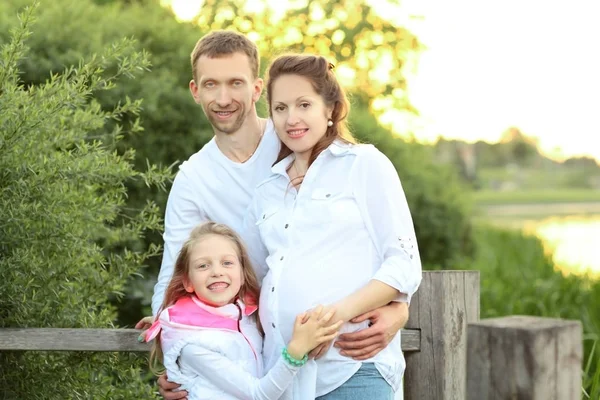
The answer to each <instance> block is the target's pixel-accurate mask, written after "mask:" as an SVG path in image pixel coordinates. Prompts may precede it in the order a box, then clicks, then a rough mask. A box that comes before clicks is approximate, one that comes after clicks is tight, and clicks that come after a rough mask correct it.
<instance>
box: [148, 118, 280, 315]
mask: <svg viewBox="0 0 600 400" xmlns="http://www.w3.org/2000/svg"><path fill="white" fill-rule="evenodd" d="M279 148H280V141H279V138H278V137H277V134H276V133H275V129H274V127H273V122H272V121H271V120H269V121H268V122H267V125H266V127H265V132H264V134H263V137H262V140H261V141H260V143H259V145H258V148H257V149H256V151H255V152H254V154H253V155H252V157H250V159H249V160H248V161H246V162H245V163H237V162H235V161H232V160H230V159H228V158H227V157H226V156H225V155H224V154H223V153H222V152H221V150H219V148H218V146H217V144H216V142H215V139H214V138H213V139H212V140H211V141H210V142H208V143H207V144H206V145H205V146H204V147H203V148H202V149H201V150H200V151H199V152H197V153H196V154H194V155H192V156H191V157H190V158H189V160H187V161H186V162H184V163H183V164H181V166H180V167H179V172H178V173H177V176H176V177H175V181H174V182H173V186H172V187H171V191H170V192H169V200H168V202H167V208H166V212H165V232H164V234H163V239H164V251H163V258H162V264H161V267H160V272H159V274H158V281H157V283H156V285H155V286H154V294H153V295H152V314H153V315H156V314H157V312H158V310H159V308H160V306H161V304H162V301H163V298H164V293H165V289H166V287H167V285H168V284H169V281H170V280H171V276H172V275H173V266H174V265H175V260H177V256H178V254H179V251H180V250H181V246H182V245H183V243H184V242H185V241H186V240H187V238H188V237H189V235H190V232H191V231H192V229H193V228H194V227H195V226H197V225H199V224H200V223H202V222H206V221H214V222H218V223H221V224H226V225H228V226H229V227H231V228H232V229H233V230H235V231H236V232H239V231H240V230H241V228H242V222H243V220H244V215H245V212H246V210H247V208H248V205H249V204H250V201H251V200H252V194H253V193H254V188H255V187H256V185H257V184H258V183H259V182H261V181H263V180H264V179H265V178H266V177H268V176H269V175H270V174H271V166H272V165H273V163H274V162H275V160H276V158H277V154H278V153H279Z"/></svg>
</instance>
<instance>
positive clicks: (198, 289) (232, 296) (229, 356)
mask: <svg viewBox="0 0 600 400" xmlns="http://www.w3.org/2000/svg"><path fill="white" fill-rule="evenodd" d="M258 294H259V285H258V283H257V280H256V276H255V274H254V271H253V270H252V267H251V265H250V262H249V259H248V255H247V251H246V249H245V248H244V246H243V244H242V242H241V240H240V239H239V237H238V235H237V234H236V233H235V232H234V231H233V230H232V229H230V228H229V227H227V226H225V225H221V224H216V223H213V222H208V223H205V224H202V225H200V226H198V227H196V228H195V229H194V230H193V231H192V233H191V235H190V238H189V239H188V240H187V242H186V243H185V244H184V245H183V247H182V249H181V252H180V254H179V257H178V259H177V261H176V264H175V270H174V272H173V277H172V278H171V282H170V283H169V286H168V288H167V290H166V293H165V300H164V302H163V305H162V307H161V310H162V311H161V312H160V313H159V317H158V319H157V320H156V322H155V323H154V324H153V325H152V327H151V328H150V329H149V330H148V331H147V332H146V341H150V340H152V339H153V338H156V337H157V336H158V338H159V340H156V341H155V343H154V348H153V351H152V354H151V356H150V363H151V365H155V362H156V359H157V357H160V355H161V354H162V355H163V359H162V362H163V365H164V366H165V368H166V369H167V375H168V377H169V380H171V381H174V382H177V383H180V384H181V385H182V386H181V389H182V390H187V391H188V395H189V396H188V398H189V400H197V399H214V398H219V399H277V398H279V397H280V396H281V395H282V393H283V392H284V391H285V389H286V388H287V386H288V385H289V384H290V383H292V381H293V378H294V376H295V375H296V373H297V372H298V370H299V369H300V367H301V366H302V365H304V364H305V363H306V360H307V353H308V352H309V351H311V350H312V349H313V348H315V347H317V346H318V345H320V344H322V343H325V342H327V341H329V340H332V339H333V338H334V337H335V335H336V334H337V330H338V329H339V327H340V326H341V323H342V322H341V321H340V322H337V323H335V324H331V323H329V320H330V319H331V317H332V316H333V312H329V313H325V315H321V314H322V310H323V308H322V307H317V308H316V309H314V310H313V311H311V312H308V313H302V314H300V315H298V317H297V318H296V320H295V323H294V327H293V335H292V338H291V340H290V341H289V343H288V345H287V347H285V348H283V349H282V351H281V357H280V360H279V362H278V363H276V365H275V366H274V367H273V368H272V369H271V370H270V371H269V372H268V374H267V375H265V376H264V377H263V378H261V379H259V378H258V377H261V376H262V352H261V350H262V336H261V334H260V332H259V328H258V326H257V319H256V318H255V315H256V313H255V312H256V310H257V304H258V303H257V301H258ZM303 322H304V323H303Z"/></svg>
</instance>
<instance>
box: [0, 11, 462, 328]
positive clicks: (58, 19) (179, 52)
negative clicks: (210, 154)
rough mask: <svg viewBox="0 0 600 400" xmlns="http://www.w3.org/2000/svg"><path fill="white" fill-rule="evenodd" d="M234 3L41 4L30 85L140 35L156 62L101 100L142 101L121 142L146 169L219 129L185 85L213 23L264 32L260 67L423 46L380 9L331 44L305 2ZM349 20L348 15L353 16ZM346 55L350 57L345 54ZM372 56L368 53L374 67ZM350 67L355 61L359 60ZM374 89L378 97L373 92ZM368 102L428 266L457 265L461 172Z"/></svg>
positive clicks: (27, 71)
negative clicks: (251, 9)
mask: <svg viewBox="0 0 600 400" xmlns="http://www.w3.org/2000/svg"><path fill="white" fill-rule="evenodd" d="M29 1H30V0H12V1H11V2H9V3H6V2H1V3H0V26H11V25H14V21H12V20H9V19H3V18H4V17H2V16H3V15H6V14H11V13H12V14H14V10H16V9H17V8H19V7H20V6H22V5H24V4H27V3H28V2H29ZM209 3H210V4H209ZM234 3H235V4H239V3H240V2H228V3H227V4H225V2H214V1H211V2H207V3H206V4H207V5H206V7H207V9H210V10H212V11H207V13H208V14H206V15H209V14H210V13H213V12H214V13H218V14H219V18H214V19H211V21H213V22H212V23H211V24H210V25H209V26H207V25H202V26H201V27H198V26H194V25H192V24H185V23H179V22H177V21H176V20H175V18H174V17H173V16H172V15H171V14H170V13H169V11H168V10H166V9H164V8H162V7H160V6H159V5H158V1H153V0H145V1H139V0H138V1H128V2H124V1H123V2H120V1H108V0H107V1H96V2H93V1H91V0H56V1H53V2H44V3H43V5H42V6H41V7H40V10H39V21H38V25H37V26H38V27H39V32H43V34H36V35H33V36H32V37H31V38H30V40H29V43H30V46H31V52H30V54H29V57H28V58H27V59H26V60H25V61H24V63H23V65H22V67H23V68H22V69H23V75H22V79H23V82H24V83H25V84H36V83H40V82H43V81H44V80H45V79H46V78H45V77H46V76H47V75H48V73H49V71H57V70H61V69H62V68H64V66H66V65H71V64H73V63H76V62H77V60H78V59H79V58H80V57H82V56H83V55H85V54H88V53H89V52H100V51H101V49H102V48H103V46H104V45H105V44H106V43H109V42H110V41H114V40H117V39H119V38H121V37H123V36H126V37H134V38H135V39H136V40H137V42H138V44H137V45H136V46H137V47H136V48H137V49H138V50H141V49H144V50H145V51H147V52H148V54H149V57H150V60H151V61H152V71H151V72H150V73H148V74H144V75H143V76H141V77H140V78H139V79H135V80H129V81H126V82H123V83H122V84H120V85H119V86H118V87H117V88H115V90H112V91H110V92H103V93H99V94H98V96H97V99H98V101H99V103H100V104H101V105H102V109H104V110H107V109H110V107H112V105H113V104H115V102H116V101H117V100H118V99H120V98H123V97H124V96H125V95H129V96H132V97H136V98H143V99H144V103H143V108H142V110H141V114H140V115H141V119H142V121H143V127H144V131H143V132H140V133H136V134H134V135H130V136H127V137H126V138H125V139H124V140H123V141H122V142H121V144H120V148H121V149H124V148H129V147H132V148H134V149H135V150H136V159H135V160H134V164H135V166H136V167H137V168H143V167H144V166H145V164H146V160H147V159H148V160H151V161H152V162H153V163H157V164H160V165H172V164H173V163H175V162H177V161H182V160H185V159H187V158H188V157H189V156H190V155H191V154H193V153H195V152H196V151H198V149H200V148H201V146H202V145H203V144H204V143H206V142H207V141H208V140H209V139H210V138H211V137H212V135H213V133H212V128H211V127H210V125H209V124H208V122H207V120H206V118H205V117H204V115H203V113H202V111H201V109H200V107H198V106H197V105H196V104H195V103H194V102H193V100H192V98H191V96H190V95H189V91H188V82H189V79H190V78H191V71H190V66H189V64H190V63H189V54H190V52H191V50H192V48H193V46H194V44H195V42H196V40H197V39H198V38H199V37H200V36H202V35H203V34H204V33H205V32H206V30H207V29H215V28H227V27H229V26H228V24H229V23H230V22H231V27H233V28H235V29H238V30H240V31H242V32H249V31H251V30H253V29H254V30H257V31H259V32H260V33H261V34H264V35H265V37H264V38H263V39H261V40H259V41H258V44H259V47H260V48H261V50H262V52H263V54H262V56H263V69H264V67H265V65H266V64H267V62H268V59H269V58H271V57H272V56H273V55H274V54H276V53H278V52H279V51H280V50H281V48H282V47H288V48H289V50H292V51H304V50H306V51H312V52H315V51H319V52H321V53H322V54H327V51H328V52H329V53H330V55H328V56H331V57H335V58H337V60H338V62H348V63H352V62H354V63H355V64H356V60H355V58H356V57H353V56H352V54H353V52H354V51H355V50H356V49H358V46H359V43H360V44H361V46H370V48H372V49H373V50H374V51H375V50H378V49H384V50H386V49H388V50H390V51H393V52H394V54H396V56H395V58H394V60H395V62H398V63H399V64H402V60H403V59H404V58H405V57H406V54H408V53H409V52H411V51H413V50H414V47H415V46H416V45H415V44H414V43H415V42H416V41H415V38H414V36H412V35H411V34H410V33H409V32H407V31H406V30H404V29H403V28H396V27H393V26H390V25H389V23H387V22H385V21H384V22H381V21H379V20H377V18H378V17H375V16H369V17H368V18H363V20H360V19H359V20H357V21H354V22H353V23H356V25H355V26H353V27H352V26H350V25H348V26H345V25H344V24H345V23H344V22H343V21H342V22H340V21H337V22H336V23H337V24H338V25H339V26H341V27H342V28H341V29H342V30H343V31H344V32H345V35H346V36H345V37H346V38H345V39H344V41H343V42H342V43H341V44H339V45H333V44H331V41H330V39H329V37H330V36H331V34H333V32H334V31H335V30H336V29H337V28H336V26H338V25H335V26H334V25H330V24H327V25H323V24H319V23H318V22H316V21H310V20H309V19H307V18H305V17H306V16H305V15H304V16H302V15H299V14H302V13H305V12H306V10H304V9H300V10H295V11H293V12H292V14H290V16H289V17H288V18H287V19H284V20H283V21H282V22H281V23H280V24H279V25H277V26H271V25H268V24H267V22H268V19H269V16H268V15H264V16H261V17H256V18H254V19H253V17H251V16H248V15H242V11H241V10H238V11H239V12H237V13H233V14H231V13H229V14H228V13H225V12H220V11H215V10H216V9H217V8H219V7H221V8H227V7H229V6H230V5H231V4H234ZM334 3H335V2H334ZM334 3H332V2H325V1H313V2H311V4H310V6H309V8H310V9H313V8H314V7H317V6H319V7H320V6H322V7H324V9H326V10H330V11H331V13H332V15H334V14H335V15H341V14H343V13H342V11H343V10H340V5H339V4H337V3H335V4H334ZM215 7H216V8H215ZM361 7H363V8H364V10H363V11H364V13H365V15H367V14H369V13H371V14H372V11H370V10H369V9H368V7H366V6H365V5H364V4H363V5H362V6H361ZM211 15H212V14H211ZM226 15H230V17H231V16H239V17H240V19H236V20H235V21H233V22H232V21H230V20H228V19H227V18H229V17H224V16H226ZM327 15H329V14H327ZM369 15H370V14H369ZM348 18H350V16H349V17H348ZM352 18H353V19H356V18H354V17H352ZM352 18H351V19H352ZM219 21H220V22H219ZM346 24H349V22H348V21H346ZM321 25H322V26H321ZM303 26H304V28H306V29H308V28H307V27H308V26H311V28H310V29H313V30H314V31H315V32H317V31H318V33H316V34H315V36H314V37H309V36H308V35H305V36H302V35H301V36H300V39H302V38H304V39H306V40H304V41H303V40H300V41H296V42H290V43H287V42H286V43H282V42H281V40H280V39H281V38H280V36H282V35H281V30H283V29H285V30H289V29H299V30H301V31H303V30H304V28H303ZM373 27H379V28H381V29H382V30H383V29H385V30H386V32H387V33H386V34H385V35H384V38H385V41H386V42H385V43H384V44H382V45H378V44H377V42H376V41H375V39H376V38H373V37H372V36H373V29H374V28H373ZM372 28H373V29H372ZM379 28H377V29H379ZM3 35H5V34H4V33H3V32H2V31H1V30H0V40H1V39H2V37H3ZM352 35H355V37H353V36H352ZM286 37H287V36H286ZM291 37H295V36H293V35H292V36H291ZM390 37H391V38H392V39H393V40H392V42H387V41H389V40H390V39H389V38H390ZM358 38H360V40H358ZM400 39H402V40H400ZM309 42H310V43H312V42H314V43H312V44H310V43H309ZM277 43H279V44H277ZM327 43H329V44H330V46H329V47H327V46H326V49H323V45H324V44H327ZM348 46H350V47H348ZM348 49H350V50H352V51H351V52H350V53H349V54H350V56H348V55H347V51H348ZM325 50H327V51H325ZM342 53H343V54H346V56H342V55H341V54H342ZM353 60H354V61H353ZM363 61H364V60H363ZM370 63H371V61H369V66H371V64H370ZM352 66H354V67H356V65H354V64H352ZM357 68H358V67H357ZM368 70H369V68H363V70H360V71H359V73H358V74H357V80H358V81H360V82H362V86H361V87H359V88H358V89H357V90H363V89H361V88H364V87H368V89H369V90H371V91H372V90H374V89H373V88H374V87H375V86H374V85H369V82H370V81H369V77H368ZM393 75H394V76H399V75H401V69H400V68H398V69H397V70H394V73H393ZM403 84H404V83H403V81H402V80H401V79H400V78H398V79H397V80H396V81H394V82H393V84H390V85H391V86H390V85H387V86H386V87H385V88H380V89H378V90H380V91H382V92H384V91H391V90H392V89H393V88H394V87H402V86H403ZM365 90H366V89H365ZM366 96H367V95H365V97H366ZM368 96H369V97H371V94H368ZM357 98H358V97H357ZM368 104H369V102H368V101H362V102H356V104H354V105H353V110H352V113H351V116H353V119H352V121H353V131H354V132H356V134H357V136H358V137H359V138H360V139H361V140H362V141H364V142H373V143H375V144H377V145H378V147H379V148H380V149H381V150H382V151H383V152H384V153H386V154H387V155H388V156H390V158H391V159H392V162H393V163H394V164H395V165H396V168H397V169H398V171H399V173H400V176H401V177H402V181H403V185H404V190H405V192H406V193H407V197H408V200H409V203H410V206H411V210H412V212H413V216H414V220H415V224H416V230H417V235H418V239H419V242H420V247H421V249H422V254H423V261H424V263H425V264H426V266H427V267H428V268H439V267H449V266H451V265H452V264H453V263H454V262H456V260H458V259H460V258H462V257H463V256H464V255H465V254H468V253H469V251H470V246H471V236H470V222H469V218H468V206H467V203H466V201H465V194H464V191H463V190H462V189H461V188H460V186H459V185H458V182H457V179H456V178H455V177H454V174H455V172H454V171H453V170H451V169H448V168H446V167H443V166H437V165H435V164H434V163H433V162H432V156H431V154H430V152H429V151H428V150H427V149H426V147H424V146H421V145H417V144H414V143H406V142H405V141H402V140H400V139H397V138H393V137H392V135H391V133H390V132H388V131H387V130H385V129H384V128H382V127H381V126H379V125H378V123H377V121H376V119H375V118H374V117H373V116H372V115H371V113H370V112H369V106H368ZM259 109H260V110H261V112H262V114H263V115H265V113H264V111H265V110H264V107H262V106H261V107H259ZM127 118H128V117H124V121H127V120H128V119H127ZM106 128H111V124H110V123H108V124H107V125H106ZM128 189H129V190H128V196H129V198H128V204H129V205H131V206H133V207H139V206H141V205H143V204H144V203H145V202H146V200H147V199H152V200H154V201H155V202H156V204H158V206H159V207H160V208H161V209H164V205H165V202H166V193H165V192H161V191H158V190H151V189H148V188H146V187H145V186H144V185H142V184H139V183H135V182H128ZM145 243H146V246H147V245H149V244H151V243H155V244H161V243H162V239H161V237H160V236H159V235H158V234H155V233H151V234H148V235H147V237H146V240H145ZM149 264H150V265H151V267H150V268H149V269H148V270H147V273H146V278H145V279H143V280H138V281H136V282H135V283H134V284H133V285H130V286H129V287H128V289H127V296H128V297H129V298H128V299H127V301H126V302H125V303H123V304H122V305H121V306H120V316H121V321H123V323H127V324H132V323H133V322H135V321H137V320H138V319H139V317H140V316H141V315H142V313H143V314H145V313H148V312H149V308H148V307H147V305H148V304H149V302H150V298H151V293H152V283H153V281H154V280H155V278H156V276H157V274H158V268H159V264H160V260H159V258H158V257H156V258H155V259H153V260H151V262H150V263H149Z"/></svg>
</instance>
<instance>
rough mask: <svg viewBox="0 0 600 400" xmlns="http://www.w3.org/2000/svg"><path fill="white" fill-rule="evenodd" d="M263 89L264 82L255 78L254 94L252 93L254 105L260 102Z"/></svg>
mask: <svg viewBox="0 0 600 400" xmlns="http://www.w3.org/2000/svg"><path fill="white" fill-rule="evenodd" d="M263 87H264V81H263V80H262V79H261V78H256V79H255V80H254V92H253V93H252V101H254V102H255V103H256V102H258V100H260V96H261V95H262V91H263Z"/></svg>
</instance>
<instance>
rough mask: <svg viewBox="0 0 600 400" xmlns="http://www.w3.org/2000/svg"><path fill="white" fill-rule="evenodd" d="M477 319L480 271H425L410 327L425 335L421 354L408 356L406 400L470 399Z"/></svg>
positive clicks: (405, 379) (408, 354)
mask: <svg viewBox="0 0 600 400" xmlns="http://www.w3.org/2000/svg"><path fill="white" fill-rule="evenodd" d="M477 320H479V272H478V271H426V272H423V281H422V282H421V286H420V288H419V290H418V292H417V294H416V295H415V297H414V298H413V300H412V302H411V306H410V319H409V321H408V324H407V326H406V327H407V328H408V329H419V330H420V331H421V350H420V351H419V352H414V353H407V354H406V355H405V357H406V372H405V374H404V382H405V388H404V399H405V400H422V399H436V400H450V399H460V400H464V398H465V396H466V379H465V376H466V348H467V344H466V339H467V323H468V322H475V321H477Z"/></svg>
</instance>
